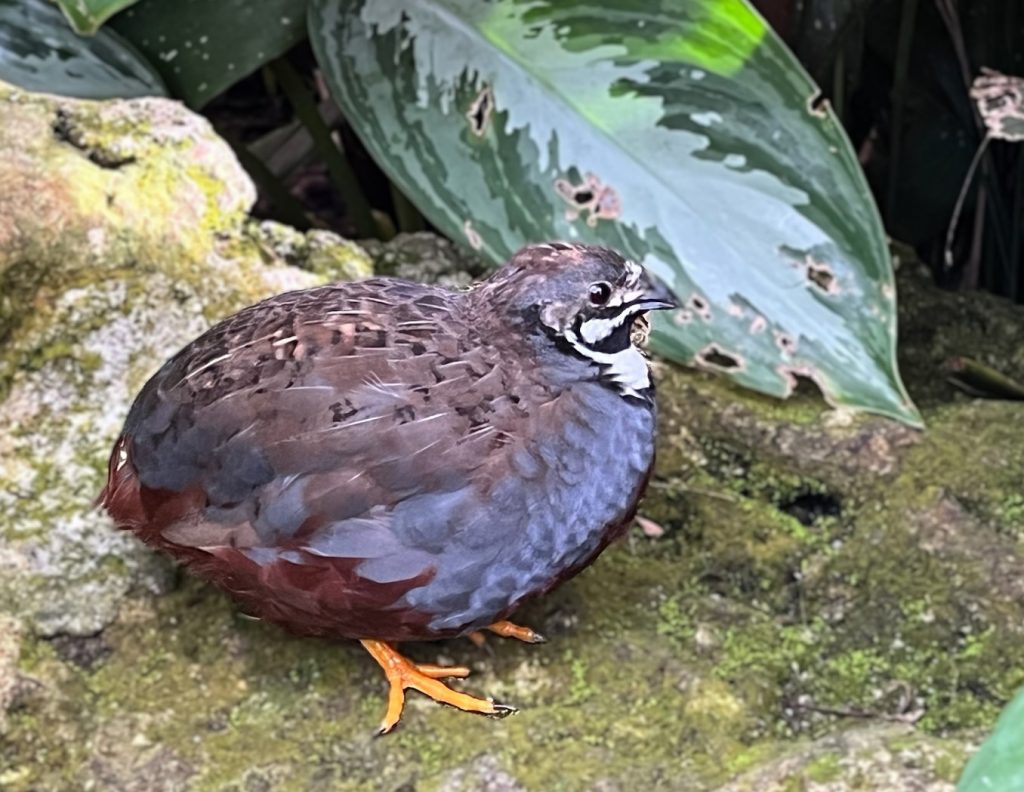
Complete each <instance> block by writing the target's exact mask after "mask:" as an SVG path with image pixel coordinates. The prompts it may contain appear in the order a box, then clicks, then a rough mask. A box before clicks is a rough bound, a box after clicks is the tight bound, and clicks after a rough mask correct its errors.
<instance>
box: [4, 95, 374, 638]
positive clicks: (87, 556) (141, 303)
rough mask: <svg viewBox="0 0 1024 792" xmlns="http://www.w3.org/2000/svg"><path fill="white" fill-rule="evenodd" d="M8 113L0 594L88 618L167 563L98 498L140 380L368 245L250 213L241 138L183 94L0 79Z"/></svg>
mask: <svg viewBox="0 0 1024 792" xmlns="http://www.w3.org/2000/svg"><path fill="white" fill-rule="evenodd" d="M0 117H2V118H3V123H2V124H0V151H4V152H8V154H5V156H4V157H3V158H0V344H2V346H0V403H2V409H0V480H2V481H3V482H4V483H5V486H3V487H0V566H2V567H3V569H4V574H3V576H0V609H4V610H7V611H9V612H12V613H16V614H18V615H19V617H20V618H22V619H23V620H25V621H27V622H28V624H29V625H30V626H31V628H32V629H33V630H34V631H35V632H37V633H40V634H43V635H52V634H57V633H70V634H74V635H85V634H91V633H95V632H97V631H99V630H101V629H103V628H104V627H105V626H106V625H107V624H108V623H109V622H110V621H111V620H112V619H113V618H114V615H115V614H116V612H117V608H118V605H119V603H120V601H121V599H122V598H123V597H124V595H125V594H126V592H127V591H128V590H129V589H130V588H131V587H132V586H139V585H141V586H143V587H146V588H149V589H151V590H157V591H158V590H162V589H163V588H165V586H166V579H167V576H168V569H169V568H168V566H167V565H166V564H165V563H162V562H161V561H159V560H157V559H154V558H153V557H152V556H150V555H149V554H148V553H145V552H142V551H141V550H140V548H139V546H138V544H137V543H136V542H135V541H133V540H132V539H131V538H130V537H128V536H125V535H122V534H118V533H116V532H112V531H111V530H110V526H109V524H108V522H107V520H106V519H105V518H104V517H102V516H101V515H100V514H99V513H98V512H97V511H96V510H94V509H92V508H91V506H92V502H93V500H94V499H95V497H96V495H97V493H98V492H99V490H100V488H101V487H102V482H103V479H104V478H105V472H106V471H105V469H104V468H105V463H104V456H105V455H106V453H107V452H108V451H109V448H110V446H111V444H112V442H113V440H114V437H115V435H116V433H117V431H118V429H119V428H120V424H121V423H122V421H123V420H124V416H125V413H126V411H127V407H128V404H129V402H130V399H131V398H132V396H133V394H134V393H135V392H136V391H137V390H138V389H139V387H141V385H142V384H143V382H145V380H146V379H147V378H148V377H149V375H150V374H151V373H152V372H153V371H155V369H156V368H157V367H158V366H159V365H160V363H161V362H162V361H163V360H164V358H166V357H167V356H168V355H169V354H171V353H172V352H174V351H175V350H176V348H177V347H179V346H181V345H183V344H184V343H186V342H187V341H189V340H191V339H192V338H193V337H194V336H195V335H197V334H198V333H199V332H201V331H202V330H203V329H205V328H206V327H207V326H208V325H209V324H210V323H211V322H212V321H213V320H215V319H217V318H220V317H222V316H224V315H226V314H228V313H230V312H231V311H233V310H237V309H238V308H241V307H242V306H244V305H246V304H249V303H252V302H254V301H256V300H258V299H261V298H263V297H266V296H269V295H271V294H274V293H277V292H280V291H284V290H286V289H292V288H301V287H305V286H310V285H314V284H316V283H320V282H323V281H325V280H327V279H330V278H338V277H352V276H356V275H365V274H368V273H369V272H370V261H369V258H368V257H367V255H366V254H365V253H364V252H363V251H362V250H360V249H359V248H358V247H357V246H354V245H353V244H352V243H350V242H345V241H343V240H340V239H338V238H337V237H330V236H329V235H328V236H326V237H325V235H324V233H323V232H319V233H317V234H315V235H310V236H304V235H301V234H297V233H296V232H293V231H291V229H282V228H280V227H278V226H274V225H272V224H262V225H258V224H254V223H252V222H251V221H250V220H249V219H248V216H247V212H248V210H249V208H250V206H251V204H252V202H253V201H254V199H255V190H254V189H253V187H252V184H251V182H250V181H249V179H248V177H247V176H246V174H245V173H244V171H242V169H241V168H240V167H239V166H238V164H237V162H236V161H235V158H234V155H233V154H232V152H231V149H230V148H229V147H228V146H227V145H226V144H225V143H224V142H223V141H221V140H220V139H219V138H218V137H217V136H216V135H215V134H214V133H213V131H212V129H211V128H210V127H209V125H208V124H207V123H206V121H204V120H203V119H202V118H201V117H199V116H196V115H194V114H192V113H190V112H188V111H187V110H185V109H184V108H183V107H182V106H180V105H178V104H176V103H174V102H169V101H165V100H157V99H140V100H134V101H124V102H105V103H92V102H80V101H72V100H66V99H58V98H54V97H45V96H39V95H33V94H28V93H25V92H22V91H19V90H16V89H14V88H11V87H8V86H5V85H2V84H0ZM285 249H287V251H288V254H289V255H288V256H287V257H286V256H285V255H284V250H285ZM291 264H300V265H302V266H303V267H304V268H300V267H298V266H291Z"/></svg>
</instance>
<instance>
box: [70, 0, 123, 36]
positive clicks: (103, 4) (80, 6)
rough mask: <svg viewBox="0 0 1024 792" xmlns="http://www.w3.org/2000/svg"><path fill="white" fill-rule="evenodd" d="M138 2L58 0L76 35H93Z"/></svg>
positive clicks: (121, 0) (120, 0) (119, 0)
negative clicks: (104, 24)
mask: <svg viewBox="0 0 1024 792" xmlns="http://www.w3.org/2000/svg"><path fill="white" fill-rule="evenodd" d="M135 2H137V0H57V5H59V6H60V10H61V11H63V12H64V16H65V17H67V19H68V21H69V22H70V23H71V26H72V27H73V28H74V29H75V32H76V33H83V34H85V35H91V34H93V33H95V32H96V31H97V30H99V28H100V25H102V24H103V23H104V22H106V21H107V20H108V19H110V17H112V16H113V15H114V14H116V13H117V12H118V11H120V10H121V9H122V8H127V7H128V6H130V5H132V4H133V3H135Z"/></svg>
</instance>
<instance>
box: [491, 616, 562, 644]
mask: <svg viewBox="0 0 1024 792" xmlns="http://www.w3.org/2000/svg"><path fill="white" fill-rule="evenodd" d="M487 629H488V630H490V631H491V632H492V633H494V634H495V635H500V636H502V637H503V638H515V639H516V640H518V641H522V642H524V643H531V644H541V643H547V640H548V639H547V638H545V637H544V636H543V635H541V634H540V633H539V632H534V631H533V630H531V629H530V628H529V627H520V626H519V625H518V624H513V623H512V622H510V621H500V622H495V623H494V624H492V625H491V626H490V627H488V628H487Z"/></svg>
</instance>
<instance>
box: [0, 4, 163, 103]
mask: <svg viewBox="0 0 1024 792" xmlns="http://www.w3.org/2000/svg"><path fill="white" fill-rule="evenodd" d="M0 80H4V81H6V82H9V83H11V84H12V85H17V86H20V87H21V88H25V89H27V90H29V91H40V92H44V93H52V94H60V95H63V96H77V97H80V98H82V99H110V98H113V97H119V96H121V97H131V96H165V95H166V93H167V91H166V89H165V88H164V86H163V82H162V81H161V80H160V77H159V75H158V74H157V73H156V72H154V71H153V70H152V69H151V68H150V67H149V64H147V63H146V61H145V60H144V59H143V58H141V57H140V56H139V55H138V53H136V52H135V50H134V49H132V47H131V46H130V45H128V44H127V43H126V42H124V41H123V40H122V39H121V38H120V37H119V36H117V35H115V34H113V33H110V32H108V31H101V32H100V33H99V34H98V35H96V36H92V37H90V38H82V37H81V36H78V35H76V34H75V33H74V31H72V30H71V28H70V27H68V23H67V20H65V19H64V17H63V16H62V15H61V13H60V11H59V10H58V9H57V7H56V6H54V5H53V4H51V3H48V2H46V0H0Z"/></svg>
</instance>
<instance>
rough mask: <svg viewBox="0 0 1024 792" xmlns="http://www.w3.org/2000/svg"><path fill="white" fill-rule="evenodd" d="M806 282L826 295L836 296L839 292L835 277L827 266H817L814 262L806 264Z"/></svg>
mask: <svg viewBox="0 0 1024 792" xmlns="http://www.w3.org/2000/svg"><path fill="white" fill-rule="evenodd" d="M807 280H809V281H810V282H811V283H813V284H814V285H815V286H817V287H818V288H819V289H821V290H822V291H823V292H825V293H827V294H837V293H838V292H839V284H838V283H836V276H835V275H834V274H833V272H832V268H831V267H830V266H829V265H828V264H819V263H818V262H816V261H810V262H808V264H807Z"/></svg>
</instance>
